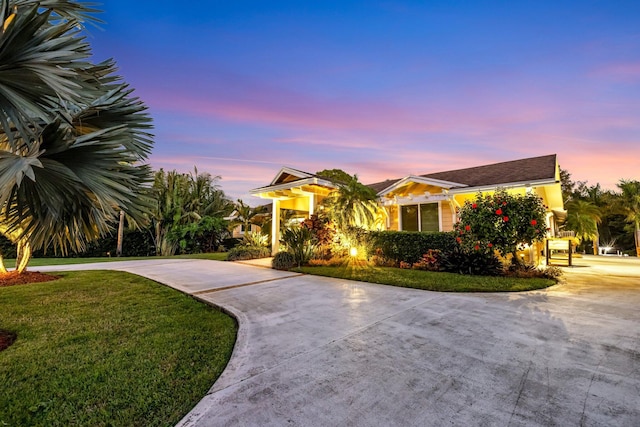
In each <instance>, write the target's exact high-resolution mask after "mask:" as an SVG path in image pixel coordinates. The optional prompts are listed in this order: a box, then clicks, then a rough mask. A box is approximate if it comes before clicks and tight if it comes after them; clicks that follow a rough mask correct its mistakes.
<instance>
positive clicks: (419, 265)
mask: <svg viewBox="0 0 640 427" xmlns="http://www.w3.org/2000/svg"><path fill="white" fill-rule="evenodd" d="M441 264H442V252H441V251H439V250H438V249H429V250H428V251H427V253H426V254H424V255H422V259H421V260H420V261H418V262H415V263H413V266H412V268H413V269H414V270H427V271H440V270H441V269H442V265H441Z"/></svg>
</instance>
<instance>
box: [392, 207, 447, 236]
mask: <svg viewBox="0 0 640 427" xmlns="http://www.w3.org/2000/svg"><path fill="white" fill-rule="evenodd" d="M400 216H401V218H400V219H401V220H402V230H404V231H423V232H434V231H440V217H439V209H438V204H437V203H425V204H423V205H405V206H401V207H400Z"/></svg>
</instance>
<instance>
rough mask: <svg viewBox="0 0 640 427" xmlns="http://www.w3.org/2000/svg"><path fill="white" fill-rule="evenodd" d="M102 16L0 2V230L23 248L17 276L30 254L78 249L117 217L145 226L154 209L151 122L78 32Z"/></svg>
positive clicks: (62, 0)
mask: <svg viewBox="0 0 640 427" xmlns="http://www.w3.org/2000/svg"><path fill="white" fill-rule="evenodd" d="M96 12H98V11H97V10H96V9H93V8H92V4H91V3H83V2H76V1H71V0H47V1H41V2H39V1H35V0H1V1H0V22H2V32H1V34H0V127H1V129H0V215H1V216H0V218H1V219H0V233H1V234H3V235H4V236H6V237H7V238H9V239H10V240H11V241H12V242H14V243H16V245H17V249H18V260H17V266H16V269H17V271H19V272H22V271H24V270H25V269H26V266H27V263H28V261H29V258H30V257H31V252H32V250H34V249H38V248H47V247H51V248H53V250H54V251H56V252H61V253H63V254H65V253H66V252H67V251H68V250H73V251H82V250H83V249H85V248H86V245H87V243H88V242H90V241H92V240H95V239H97V238H99V237H100V236H103V235H105V234H107V233H109V232H110V231H111V230H112V229H113V224H114V223H115V222H116V221H117V217H118V213H119V211H120V210H123V211H125V212H126V214H127V215H128V216H130V217H131V218H133V219H134V220H136V221H144V218H145V216H144V214H145V213H146V212H147V211H148V210H149V208H150V206H151V204H150V199H149V198H148V197H147V195H145V194H144V188H145V186H146V185H147V183H148V182H149V181H150V176H151V172H150V169H149V167H148V166H146V165H144V164H142V162H144V161H145V160H146V158H147V156H148V155H149V153H150V151H151V148H152V136H151V135H150V134H149V133H148V130H149V129H150V128H151V119H150V117H149V116H148V115H147V114H146V112H145V110H146V107H145V105H144V104H143V103H142V102H141V101H140V100H139V99H138V98H135V97H133V96H132V92H133V89H131V88H130V87H129V86H128V85H127V84H126V83H124V82H123V81H122V80H121V78H120V77H118V76H116V75H115V72H116V66H115V63H114V62H113V61H112V60H107V61H104V62H101V63H98V64H93V63H91V62H90V60H91V58H92V52H91V48H90V45H89V44H88V43H87V41H86V37H84V36H83V34H82V33H83V31H84V23H85V22H86V21H88V22H95V21H97V18H96V17H95V14H96ZM0 261H1V259H0ZM0 265H1V262H0ZM0 269H2V270H3V271H6V270H4V266H2V267H0Z"/></svg>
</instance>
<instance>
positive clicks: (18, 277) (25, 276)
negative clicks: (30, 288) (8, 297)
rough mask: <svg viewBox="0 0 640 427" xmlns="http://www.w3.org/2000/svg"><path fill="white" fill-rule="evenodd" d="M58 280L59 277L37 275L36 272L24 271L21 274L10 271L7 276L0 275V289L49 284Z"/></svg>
mask: <svg viewBox="0 0 640 427" xmlns="http://www.w3.org/2000/svg"><path fill="white" fill-rule="evenodd" d="M59 278H60V276H53V275H51V274H44V273H39V272H37V271H25V272H23V273H22V274H18V273H16V272H15V271H11V272H9V273H7V274H0V287H3V286H15V285H26V284H28V283H39V282H49V281H51V280H56V279H59Z"/></svg>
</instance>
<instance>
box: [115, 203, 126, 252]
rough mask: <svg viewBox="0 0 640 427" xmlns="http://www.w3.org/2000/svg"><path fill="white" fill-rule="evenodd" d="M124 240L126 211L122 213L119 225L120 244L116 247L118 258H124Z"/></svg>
mask: <svg viewBox="0 0 640 427" xmlns="http://www.w3.org/2000/svg"><path fill="white" fill-rule="evenodd" d="M123 238H124V211H120V223H119V224H118V244H117V246H116V256H117V257H121V256H122V239H123Z"/></svg>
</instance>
